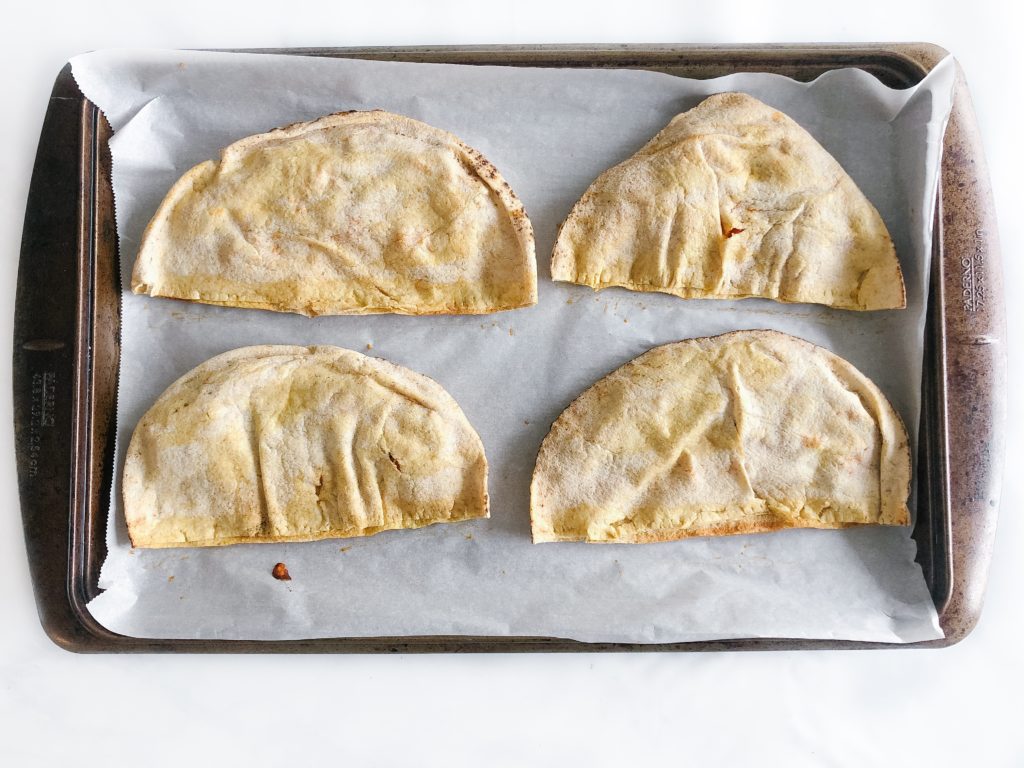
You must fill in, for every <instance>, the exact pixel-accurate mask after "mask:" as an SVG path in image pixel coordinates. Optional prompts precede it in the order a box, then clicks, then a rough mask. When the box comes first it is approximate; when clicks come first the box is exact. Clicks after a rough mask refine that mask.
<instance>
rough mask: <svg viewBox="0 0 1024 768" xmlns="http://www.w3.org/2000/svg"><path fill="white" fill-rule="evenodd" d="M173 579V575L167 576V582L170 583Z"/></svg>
mask: <svg viewBox="0 0 1024 768" xmlns="http://www.w3.org/2000/svg"><path fill="white" fill-rule="evenodd" d="M172 581H174V577H173V576H168V577H167V583H168V584H170V583H171V582H172Z"/></svg>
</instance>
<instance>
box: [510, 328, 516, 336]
mask: <svg viewBox="0 0 1024 768" xmlns="http://www.w3.org/2000/svg"><path fill="white" fill-rule="evenodd" d="M508 335H509V336H515V335H516V329H515V328H509V329H508Z"/></svg>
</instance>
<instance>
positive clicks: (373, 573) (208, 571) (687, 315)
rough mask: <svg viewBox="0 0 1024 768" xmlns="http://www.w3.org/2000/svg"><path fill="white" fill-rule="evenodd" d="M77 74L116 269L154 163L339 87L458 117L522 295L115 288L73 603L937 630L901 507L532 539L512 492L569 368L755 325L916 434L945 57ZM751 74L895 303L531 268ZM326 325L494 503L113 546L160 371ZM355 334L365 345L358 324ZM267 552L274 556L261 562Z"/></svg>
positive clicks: (645, 631) (207, 147) (433, 626)
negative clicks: (510, 307)
mask: <svg viewBox="0 0 1024 768" xmlns="http://www.w3.org/2000/svg"><path fill="white" fill-rule="evenodd" d="M72 67H73V72H74V75H75V77H76V80H77V81H78V83H79V85H80V87H81V88H82V90H83V92H84V93H85V94H86V96H87V97H88V98H89V99H91V100H92V101H93V102H94V103H96V104H97V105H98V106H99V107H100V108H101V109H102V110H103V112H104V113H105V115H106V116H107V118H108V120H109V121H110V122H111V125H112V126H113V128H114V130H115V136H114V138H113V139H112V141H111V145H110V146H111V153H112V157H113V185H114V193H115V198H116V208H117V211H116V212H117V227H118V235H119V239H120V247H121V259H122V265H121V268H122V274H123V275H128V274H130V270H131V266H132V263H133V261H134V256H135V251H136V248H137V246H138V242H139V237H140V235H141V233H142V230H143V229H144V227H145V225H146V223H147V222H148V220H149V218H150V217H151V216H152V214H153V212H154V211H155V210H156V207H157V205H158V203H159V202H160V200H161V199H162V197H163V195H164V194H165V192H166V191H167V189H169V187H170V186H171V184H172V183H173V182H174V181H175V180H176V179H177V178H178V176H180V175H181V174H182V173H183V172H184V171H186V170H187V169H188V168H189V167H191V166H192V165H194V164H195V163H198V162H201V161H203V160H205V159H208V158H211V157H215V156H216V155H217V153H218V151H219V150H220V149H221V148H222V147H224V146H226V145H227V144H229V143H231V142H232V141H234V140H236V139H238V138H241V137H243V136H246V135H250V134H252V133H257V132H261V131H264V130H268V129H270V128H273V127H276V126H279V125H284V124H287V123H290V122H295V121H298V120H308V119H312V118H315V117H318V116H320V115H323V114H326V113H329V112H334V111H340V110H345V109H369V108H384V109H389V110H392V111H395V112H400V113H402V114H406V115H409V116H411V117H415V118H418V119H420V120H424V121H426V122H428V123H431V124H433V125H437V126H439V127H441V128H445V129H447V130H450V131H452V132H454V133H455V134H457V135H458V136H459V137H460V138H462V139H463V140H464V141H466V142H467V143H469V144H470V145H472V146H474V147H476V148H477V149H479V150H480V151H482V152H483V153H484V155H486V156H487V157H488V158H489V159H490V160H491V161H492V162H493V163H494V164H495V165H496V166H497V167H498V168H499V169H500V170H501V171H502V173H503V174H504V176H505V177H506V179H507V180H508V181H509V183H510V184H511V185H512V187H513V188H514V189H515V190H516V192H517V193H518V194H519V196H520V197H521V198H522V199H523V201H524V203H525V205H526V208H527V211H528V212H529V214H530V217H531V220H532V222H533V225H534V228H535V230H536V235H537V252H538V276H539V283H540V284H539V293H540V301H539V303H538V305H537V306H536V307H532V308H529V309H522V310H514V311H511V312H504V313H499V314H495V315H490V316H474V317H425V318H415V317H399V316H376V317H367V318H363V317H335V318H316V319H308V318H304V317H299V316H290V315H280V314H276V313H270V312H259V311H252V310H243V309H231V308H219V307H207V306H201V305H192V304H189V303H186V302H177V301H172V300H164V299H152V298H148V297H144V296H135V295H133V294H131V293H130V292H125V293H124V294H123V307H122V352H121V371H120V389H119V395H118V409H117V430H118V447H117V450H116V466H115V483H114V486H115V487H114V494H113V503H112V505H111V518H110V525H109V529H108V547H109V555H108V558H107V561H106V562H105V564H104V566H103V569H102V573H101V578H100V587H101V588H103V589H104V590H106V591H105V592H104V593H103V594H102V595H100V596H99V597H97V598H96V599H95V600H93V601H92V602H91V603H90V604H89V609H90V611H91V612H92V614H93V616H94V617H95V618H96V619H97V620H98V621H99V622H100V623H101V624H103V625H104V626H105V627H107V628H108V629H110V630H113V631H116V632H120V633H123V634H127V635H131V636H136V637H161V638H228V639H301V638H314V637H359V636H363V637H365V636H387V635H453V634H454V635H459V634H467V635H502V636H550V637H563V638H571V639H577V640H584V641H629V642H673V641H687V640H709V639H716V638H731V637H792V638H824V639H831V638H835V639H851V640H874V641H889V642H913V641H919V640H928V639H934V638H938V637H941V636H942V632H941V630H940V628H939V626H938V621H937V616H936V614H935V609H934V606H933V604H932V602H931V599H930V597H929V594H928V591H927V589H926V586H925V582H924V578H923V576H922V574H921V572H920V569H919V567H918V566H917V565H916V564H915V563H914V562H913V558H914V552H915V544H914V542H913V540H912V539H911V537H910V532H909V530H907V529H893V528H872V527H868V528H862V529H851V530H845V531H809V530H800V531H784V532H780V533H774V534H768V535H750V536H736V537H727V538H720V539H698V540H688V541H682V542H671V543H664V544H652V545H642V546H631V545H604V546H588V545H584V544H569V543H565V544H545V545H533V544H532V543H531V542H530V537H529V515H528V492H529V477H530V473H531V471H532V467H533V461H534V458H535V456H536V451H537V449H538V447H539V445H540V442H541V440H542V439H543V437H544V435H545V434H546V432H547V430H548V427H549V426H550V424H551V422H552V421H553V420H554V419H555V418H556V417H557V416H558V414H559V413H560V412H561V411H562V409H563V408H564V407H565V406H566V405H568V403H569V402H570V401H571V400H572V399H573V398H574V397H576V395H578V394H579V393H580V392H581V391H582V390H584V389H585V388H587V387H589V386H590V385H591V384H592V383H593V382H594V381H596V380H597V379H598V378H600V377H601V376H603V375H604V374H606V373H608V372H610V371H611V370H613V369H615V368H616V367H618V366H619V365H621V364H622V363H624V362H626V361H627V360H630V359H632V358H633V357H635V356H636V355H638V354H640V353H642V352H644V351H646V350H647V349H649V348H650V347H652V346H655V345H657V344H662V343H666V342H670V341H676V340H679V339H682V338H687V337H693V336H704V335H710V334H716V333H722V332H726V331H729V330H735V329H738V328H774V329H776V330H780V331H785V332H787V333H792V334H794V335H797V336H801V337H803V338H805V339H808V340H809V341H812V342H814V343H817V344H821V345H823V346H825V347H827V348H829V349H831V350H833V351H834V352H836V353H838V354H839V355H841V356H843V357H845V358H846V359H848V360H850V361H851V362H852V363H854V364H855V365H856V366H858V367H859V368H860V369H861V370H862V371H864V372H865V373H866V374H867V375H868V376H870V377H871V378H872V379H873V380H874V381H875V382H876V383H877V384H878V385H879V386H880V387H881V389H882V390H883V391H884V392H885V393H886V395H887V396H888V397H889V398H890V400H891V401H892V403H893V405H894V406H895V407H896V409H897V410H898V411H899V412H900V414H901V415H902V417H903V419H904V421H905V423H906V424H907V425H908V426H909V427H910V432H911V441H912V444H913V445H914V446H915V455H916V442H917V441H916V432H917V424H918V419H919V411H920V380H921V360H922V334H923V328H924V316H925V306H926V291H927V285H928V264H929V254H930V237H931V212H932V206H933V200H934V193H935V186H936V180H937V173H938V159H939V152H940V148H941V136H942V130H943V128H944V125H945V120H946V118H947V116H948V112H949V107H950V100H951V95H952V81H953V70H952V62H951V61H949V60H947V61H945V62H943V63H941V64H940V65H939V66H938V67H936V69H935V70H933V72H932V73H931V74H930V75H929V76H928V77H927V78H926V80H925V81H924V82H922V83H921V84H920V85H918V86H917V87H915V88H913V89H910V90H904V91H894V90H891V89H888V88H886V87H884V86H882V85H881V84H879V83H878V82H877V81H876V80H875V79H874V78H872V77H871V76H870V75H868V74H866V73H863V72H859V71H855V70H842V71H836V72H830V73H828V74H826V75H824V76H822V77H820V78H818V79H817V80H816V81H814V82H813V83H811V84H801V83H797V82H795V81H791V80H788V79H786V78H783V77H780V76H776V75H764V74H742V75H733V76H730V77H727V78H720V79H717V80H709V81H692V80H684V79H680V78H675V77H671V76H668V75H663V74H657V73H648V72H633V71H621V70H619V71H607V70H606V71H601V70H595V71H591V70H550V69H522V68H501V67H468V66H454V65H435V64H408V63H394V62H365V61H349V60H336V59H317V58H306V57H287V56H268V55H247V54H223V53H200V52H189V53H185V52H175V51H103V52H98V53H92V54H86V55H83V56H80V57H76V58H75V59H74V60H73V61H72ZM723 90H743V91H746V92H748V93H751V94H753V95H754V96H757V97H758V98H760V99H762V100H764V101H766V102H768V103H769V104H772V105H773V106H775V107H777V108H779V109H782V110H783V111H785V112H786V113H788V114H789V115H790V116H792V117H793V118H794V119H796V120H797V121H798V122H799V123H801V124H802V125H803V126H804V127H805V128H807V129H808V130H809V131H810V132H811V133H812V134H813V135H814V136H815V137H816V138H817V139H818V140H819V141H821V142H822V143H823V144H824V145H825V147H826V148H827V149H828V150H829V151H830V152H832V154H833V155H835V156H836V157H837V158H838V159H839V161H840V162H841V163H842V164H843V165H844V167H845V168H846V169H847V170H848V171H849V172H850V173H851V175H852V176H853V177H854V179H855V180H856V181H857V183H858V184H859V185H860V187H861V189H863V190H864V192H865V193H866V194H867V195H868V197H869V198H870V199H871V200H872V201H873V202H874V203H875V205H876V207H878V209H879V211H880V212H881V213H882V215H883V217H884V218H885V220H886V223H887V225H888V226H889V229H890V231H891V232H892V235H893V239H894V241H895V244H896V248H897V252H898V253H899V254H900V258H901V263H902V267H903V270H904V276H905V278H906V281H907V300H908V307H907V309H906V310H903V311H886V312H873V313H850V312H843V311H838V310H829V309H826V308H821V307H813V306H809V305H782V304H776V303H773V302H767V301H761V300H746V301H739V302H724V301H682V300H679V299H676V298H674V297H671V296H661V295H655V294H640V293H631V292H628V291H624V290H620V289H610V290H607V291H603V292H601V293H597V294H595V293H593V292H591V291H590V290H589V289H588V288H585V287H582V286H575V285H566V284H555V283H552V282H551V281H550V275H549V270H548V255H549V253H550V249H551V246H552V243H553V240H554V236H555V232H556V229H557V226H558V224H559V223H560V221H561V220H562V218H563V217H564V216H565V214H566V213H567V212H568V211H569V209H570V207H571V206H572V204H573V202H575V200H576V199H577V198H578V197H579V195H580V194H581V193H582V192H583V191H584V190H585V189H586V187H587V186H588V185H589V183H590V182H591V181H592V180H593V179H594V178H595V177H596V176H597V175H598V173H600V172H601V171H602V170H604V169H605V168H607V167H608V166H610V165H612V164H614V163H616V162H619V161H621V160H622V159H624V158H626V157H627V156H629V155H630V154H632V153H633V152H634V151H635V150H636V149H638V148H639V147H640V146H641V145H643V144H644V143H645V142H646V141H647V139H648V138H650V136H651V135H653V134H654V133H655V132H656V131H657V130H659V129H660V128H661V127H662V126H663V125H664V124H665V123H666V122H667V121H668V120H669V119H670V118H671V117H672V116H674V115H675V114H677V113H678V112H680V111H682V110H684V109H688V108H690V107H692V106H693V105H695V104H696V103H697V102H698V101H699V100H700V99H701V98H702V97H703V96H705V95H707V94H709V93H714V92H718V91H723ZM267 343H288V344H314V343H316V344H336V345H339V346H344V347H349V348H351V349H356V350H359V351H363V352H366V353H367V354H372V355H377V356H380V357H384V358H387V359H389V360H392V361H393V362H396V363H399V364H402V365H407V366H409V367H410V368H413V369H414V370H417V371H419V372H421V373H425V374H427V375H428V376H431V377H432V378H434V379H435V380H437V381H438V382H439V383H440V384H441V385H442V386H444V387H445V388H446V389H447V390H448V391H449V392H450V393H451V394H452V395H453V396H454V397H455V399H456V400H457V401H458V402H459V404H460V405H461V406H462V408H463V410H464V411H465V413H466V415H467V417H468V418H469V419H470V421H471V422H472V423H473V425H474V426H475V427H476V429H477V430H478V432H479V433H480V435H481V438H482V439H483V442H484V445H485V448H486V450H487V456H488V461H489V463H490V466H491V470H490V478H489V488H490V495H491V500H492V516H491V518H490V519H489V520H481V521H473V522H468V523H459V524H456V525H442V526H433V527H431V528H427V529H422V530H418V531H396V532H387V533H382V534H378V535H377V536H373V537H370V538H367V539H350V540H330V541H322V542H314V543H303V544H268V545H246V546H235V547H228V548H219V549H174V550H148V551H147V550H133V549H132V548H131V547H130V545H129V543H128V538H127V531H126V529H125V524H124V517H123V512H122V509H121V505H120V500H119V499H120V484H119V477H120V471H121V467H122V466H123V458H124V448H125V446H126V445H127V442H128V440H129V439H130V436H131V430H132V429H133V428H134V425H135V423H136V422H137V421H138V419H139V418H140V417H141V415H142V414H143V413H144V412H145V410H146V409H147V408H148V407H149V405H150V404H152V402H153V401H154V400H155V399H156V398H157V397H158V396H159V394H160V393H161V392H162V391H163V390H164V389H165V388H166V387H167V386H168V385H169V384H170V383H172V382H173V381H174V380H175V379H176V378H178V377H179V376H180V375H182V374H183V373H185V372H186V371H188V370H190V369H191V368H193V367H194V366H196V365H198V364H199V363H201V362H203V361H204V360H206V359H208V358H209V357H211V356H213V355H215V354H218V353H220V352H223V351H226V350H228V349H232V348H235V347H238V346H242V345H247V344H267ZM371 345H372V348H369V347H370V346H371ZM279 561H281V562H286V563H287V564H288V569H289V571H290V573H291V575H292V581H290V582H279V581H276V580H275V579H273V578H272V577H271V575H270V571H271V568H272V567H273V565H274V564H275V563H276V562H279Z"/></svg>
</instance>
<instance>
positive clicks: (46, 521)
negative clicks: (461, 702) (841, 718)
mask: <svg viewBox="0 0 1024 768" xmlns="http://www.w3.org/2000/svg"><path fill="white" fill-rule="evenodd" d="M256 52H265V53H287V54H292V55H312V56H335V57H355V58H371V59H394V60H406V61H444V62H455V63H465V64H506V65H526V66H563V67H634V68H646V69H656V70H659V71H664V72H670V73H672V74H677V75H685V76H689V77H713V76H717V75H721V74H726V73H728V72H735V71H740V70H746V71H749V70H753V69H756V70H760V71H773V72H780V73H783V74H788V75H790V76H796V77H800V78H804V79H808V78H810V77H813V76H816V75H817V74H820V73H821V72H823V71H826V70H828V69H834V68H837V67H844V66H859V67H861V68H863V69H866V70H868V71H869V72H872V74H875V75H876V76H878V77H879V78H880V79H882V80H883V81H885V82H887V83H888V84H890V85H894V86H899V85H907V84H910V83H913V82H916V81H917V80H919V79H920V78H921V77H923V76H924V74H926V73H927V72H928V71H929V70H930V69H931V68H932V67H933V66H934V65H935V64H936V63H937V62H938V61H939V60H941V59H942V58H943V57H944V56H945V55H946V51H945V50H943V49H942V48H940V47H938V46H935V45H931V44H927V43H903V44H877V45H875V44H864V45H772V46H691V45H641V46H630V45H623V46H618V45H617V46H472V47H415V48H332V49H322V48H313V49H273V50H267V49H264V50H262V51H256ZM109 135H110V129H109V126H107V125H106V121H105V120H104V119H103V117H102V116H101V115H100V114H99V111H98V110H97V109H96V108H95V107H94V106H93V105H92V104H91V103H89V102H88V101H87V100H86V99H85V97H84V96H83V95H82V93H81V92H80V91H79V90H78V87H77V85H76V84H75V83H74V80H73V78H71V76H70V70H69V68H68V67H65V68H64V69H63V70H62V71H61V73H60V74H59V75H58V77H57V81H56V83H55V85H54V90H53V94H52V95H51V98H50V104H49V109H48V111H47V114H46V118H45V121H44V124H43V128H42V132H41V136H40V143H39V148H38V151H37V155H36V165H35V168H34V171H33V176H32V183H31V187H30V190H29V198H28V203H27V207H26V216H25V227H24V231H23V240H22V249H21V262H20V266H19V273H18V292H17V299H16V303H15V333H14V382H13V383H14V401H15V442H16V457H17V464H18V484H19V493H20V496H21V506H22V517H23V522H24V527H25V539H26V546H27V549H28V555H29V566H30V570H31V575H32V582H33V587H34V590H35V595H36V602H37V606H38V609H39V615H40V620H41V622H42V625H43V628H44V629H45V631H46V632H47V634H48V636H49V637H50V638H51V639H52V640H53V641H54V642H55V643H56V644H57V645H59V646H61V647H63V648H65V649H68V650H72V651H77V652H201V653H211V652H222V653H224V652H226V653H253V652H285V653H309V652H312V653H323V652H347V653H406V652H484V651H490V652H523V651H530V652H566V651H625V650H631V651H666V650H672V651H680V650H686V651H717V650H797V649H865V648H915V647H917V648H920V647H946V646H949V645H953V644H955V643H957V642H959V641H960V640H962V639H963V638H964V637H966V636H967V634H969V633H970V631H971V629H973V627H974V625H975V623H976V622H977V620H978V617H979V615H980V611H981V604H982V599H983V595H984V586H985V579H986V577H987V571H988V563H989V559H990V555H991V548H992V538H993V536H994V531H995V523H996V516H997V510H998V502H999V490H1000V483H1001V473H1002V456H1003V416H1004V413H1005V343H1004V342H1005V320H1004V310H1003V292H1002V276H1001V268H1000V262H999V244H998V233H997V230H996V224H995V216H994V206H993V203H992V197H991V189H990V185H989V180H988V172H987V169H986V166H985V160H984V156H983V153H982V150H981V143H980V138H979V136H978V130H977V125H976V122H975V118H974V113H973V107H972V105H971V102H970V95H969V92H968V90H967V85H966V81H965V79H964V77H963V73H962V72H960V71H959V70H958V75H957V83H956V90H955V94H954V104H953V111H952V114H951V116H950V122H949V127H948V128H947V133H946V137H945V144H944V150H943V161H942V178H941V183H940V192H939V200H938V202H937V206H936V236H935V238H934V249H933V266H934V268H933V270H932V284H931V291H930V297H929V307H928V325H927V327H926V334H925V336H926V338H925V369H924V375H923V381H922V387H923V389H924V393H923V397H922V401H923V403H924V405H923V408H922V416H921V435H922V440H921V447H920V451H919V463H918V467H919V469H918V492H919V498H920V501H919V508H927V509H928V510H929V514H921V515H919V520H918V525H917V527H916V529H915V531H914V538H915V539H916V540H917V542H918V550H919V556H918V559H919V562H920V563H921V566H922V570H923V571H924V573H925V577H926V580H927V582H928V585H929V588H930V590H931V594H932V597H933V600H934V601H935V604H936V609H937V610H938V613H939V619H940V624H941V626H942V628H943V630H944V632H945V635H946V636H945V638H944V639H941V640H934V641H927V642H920V643H909V644H888V643H867V642H855V641H839V640H798V639H787V638H744V639H736V640H721V641H704V642H690V643H670V644H636V643H582V642H578V641H573V640H565V639H560V638H534V637H469V636H428V637H380V638H327V639H314V640H298V641H293V640H288V641H240V640H185V639H181V640H151V639H145V638H136V637H128V636H125V635H119V634H116V633H113V632H110V631H109V630H107V629H105V628H104V627H102V626H101V625H99V624H98V623H97V622H96V621H95V620H93V619H92V617H91V615H90V614H89V612H88V610H87V609H86V607H85V606H86V603H87V602H88V601H89V600H90V599H91V598H92V597H94V596H95V594H96V593H97V587H96V577H97V576H98V572H99V565H100V564H101V563H102V561H103V557H104V555H105V551H104V544H103V525H104V523H105V520H106V511H107V510H106V500H107V499H109V490H110V485H109V483H110V477H111V474H112V471H113V420H114V410H115V409H114V404H115V398H116V380H117V370H118V366H117V359H118V358H117V356H118V347H119V343H118V329H119V301H118V296H119V291H120V281H119V280H120V278H119V275H118V274H117V272H118V266H117V264H118V259H117V237H116V232H115V229H114V223H113V200H112V192H111V189H110V157H109V152H108V150H107V144H106V142H107V140H108V138H109ZM72 170H74V171H75V172H74V173H71V172H70V171H72ZM54 275H60V276H64V278H65V279H63V280H56V281H55V280H53V279H52V278H53V276H54ZM936 510H937V511H938V512H939V514H938V515H936V514H934V513H935V511H936Z"/></svg>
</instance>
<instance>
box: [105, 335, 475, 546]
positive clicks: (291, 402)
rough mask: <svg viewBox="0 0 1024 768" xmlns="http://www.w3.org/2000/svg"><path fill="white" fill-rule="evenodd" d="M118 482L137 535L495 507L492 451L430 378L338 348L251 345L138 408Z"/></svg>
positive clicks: (356, 521) (164, 542)
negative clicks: (487, 454) (491, 501)
mask: <svg viewBox="0 0 1024 768" xmlns="http://www.w3.org/2000/svg"><path fill="white" fill-rule="evenodd" d="M123 492H124V508H125V516H126V518H127V520H128V532H129V535H130V536H131V540H132V545H133V546H136V547H181V546H216V545H221V544H235V543H239V542H266V541H309V540H312V539H324V538H334V537H345V536H367V535H369V534H373V533H377V532H378V531H385V530H390V529H395V528H418V527H420V526H423V525H430V524H431V523H441V522H454V521H456V520H468V519H470V518H477V517H487V461H486V459H485V458H484V449H483V445H482V444H481V442H480V438H479V437H478V436H477V434H476V432H474V431H473V428H472V427H471V426H470V424H469V422H468V421H467V420H466V417H465V416H464V415H463V413H462V411H461V410H460V409H459V406H458V405H457V404H456V402H455V401H454V400H453V399H452V398H451V396H450V395H448V393H447V392H445V391H444V390H443V389H442V388H441V387H440V386H439V385H438V384H437V383H436V382H434V381H432V380H431V379H428V378H427V377H426V376H421V375H420V374H418V373H414V372H412V371H410V370H408V369H407V368H402V367H400V366H397V365H393V364H392V363H389V362H386V361H384V360H378V359H374V358H371V357H366V356H364V355H361V354H359V353H358V352H351V351H349V350H346V349H339V348H337V347H291V346H260V347H243V348H242V349H236V350H234V351H232V352H227V353H225V354H223V355H218V356H217V357H214V358H212V359H210V360H208V361H206V362H205V363H203V364H202V365H200V366H199V367H198V368H196V369H195V370H193V371H190V372H189V373H187V374H185V375H184V376H183V377H182V378H180V379H179V380H178V381H176V382H175V383H174V384H172V385H171V386H170V388H168V390H167V391H166V392H164V393H163V395H161V396H160V398H159V399H158V400H157V401H156V403H155V404H154V405H153V407H152V408H150V409H149V411H148V412H147V413H146V415H145V416H143V417H142V420H141V421H140V422H139V424H138V426H137V427H136V428H135V434H134V435H132V441H131V444H130V445H129V446H128V454H127V458H126V460H125V468H124V486H123Z"/></svg>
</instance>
